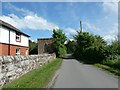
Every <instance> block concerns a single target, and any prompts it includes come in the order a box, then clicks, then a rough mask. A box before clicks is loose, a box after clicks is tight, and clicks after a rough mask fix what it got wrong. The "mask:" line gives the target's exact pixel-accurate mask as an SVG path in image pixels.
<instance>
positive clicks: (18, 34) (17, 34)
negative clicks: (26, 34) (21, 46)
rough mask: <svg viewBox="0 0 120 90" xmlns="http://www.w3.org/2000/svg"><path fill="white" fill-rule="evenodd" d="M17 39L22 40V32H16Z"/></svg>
mask: <svg viewBox="0 0 120 90" xmlns="http://www.w3.org/2000/svg"><path fill="white" fill-rule="evenodd" d="M16 41H17V42H20V41H21V35H20V33H18V32H16Z"/></svg>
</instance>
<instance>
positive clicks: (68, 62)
mask: <svg viewBox="0 0 120 90" xmlns="http://www.w3.org/2000/svg"><path fill="white" fill-rule="evenodd" d="M67 57H68V58H66V59H63V63H62V65H61V68H60V69H59V71H58V77H57V79H56V81H55V84H54V86H53V88H118V79H117V78H115V77H114V75H112V74H108V73H107V72H105V71H103V70H101V69H99V68H97V67H95V66H92V65H88V64H83V63H80V62H78V61H77V60H75V59H73V58H69V57H70V56H67Z"/></svg>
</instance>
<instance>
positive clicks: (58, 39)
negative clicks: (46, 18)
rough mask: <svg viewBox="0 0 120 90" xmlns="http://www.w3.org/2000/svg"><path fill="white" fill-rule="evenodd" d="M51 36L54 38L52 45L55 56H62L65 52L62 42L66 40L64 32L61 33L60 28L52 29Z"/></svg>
mask: <svg viewBox="0 0 120 90" xmlns="http://www.w3.org/2000/svg"><path fill="white" fill-rule="evenodd" d="M52 37H53V39H54V43H53V45H52V46H53V49H54V52H55V53H56V56H57V57H61V58H63V57H64V56H65V54H66V47H65V45H64V42H65V41H66V36H65V34H63V32H62V30H60V29H54V30H53V35H52Z"/></svg>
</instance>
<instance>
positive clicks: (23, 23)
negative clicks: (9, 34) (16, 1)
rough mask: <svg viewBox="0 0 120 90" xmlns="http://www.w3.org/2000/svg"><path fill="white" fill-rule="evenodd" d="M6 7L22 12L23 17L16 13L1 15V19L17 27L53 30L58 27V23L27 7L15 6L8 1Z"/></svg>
mask: <svg viewBox="0 0 120 90" xmlns="http://www.w3.org/2000/svg"><path fill="white" fill-rule="evenodd" d="M5 7H6V8H7V9H10V10H14V11H16V12H18V13H19V14H22V16H21V17H19V16H17V15H15V14H9V15H7V16H5V15H3V16H0V19H1V20H3V21H6V22H8V23H10V24H11V25H13V26H15V27H16V28H19V29H32V30H53V29H54V28H58V26H57V25H56V24H54V23H52V22H49V21H47V20H46V19H45V18H43V17H41V16H38V15H37V14H35V13H34V12H32V11H29V10H27V9H24V8H18V7H15V6H14V5H12V4H11V3H7V5H6V6H5Z"/></svg>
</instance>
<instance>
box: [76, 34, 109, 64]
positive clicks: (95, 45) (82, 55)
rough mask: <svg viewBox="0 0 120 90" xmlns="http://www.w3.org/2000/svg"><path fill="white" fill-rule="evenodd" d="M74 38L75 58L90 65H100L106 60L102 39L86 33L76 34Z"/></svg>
mask: <svg viewBox="0 0 120 90" xmlns="http://www.w3.org/2000/svg"><path fill="white" fill-rule="evenodd" d="M74 38H75V40H76V41H77V46H76V49H75V52H74V55H75V57H77V58H79V59H85V60H87V61H89V62H90V63H98V62H99V63H100V62H101V61H102V60H104V59H105V58H106V56H107V54H106V52H107V51H106V49H105V46H106V42H105V41H104V39H103V38H102V37H100V36H97V35H92V34H90V33H88V32H78V33H77V35H75V37H74Z"/></svg>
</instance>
